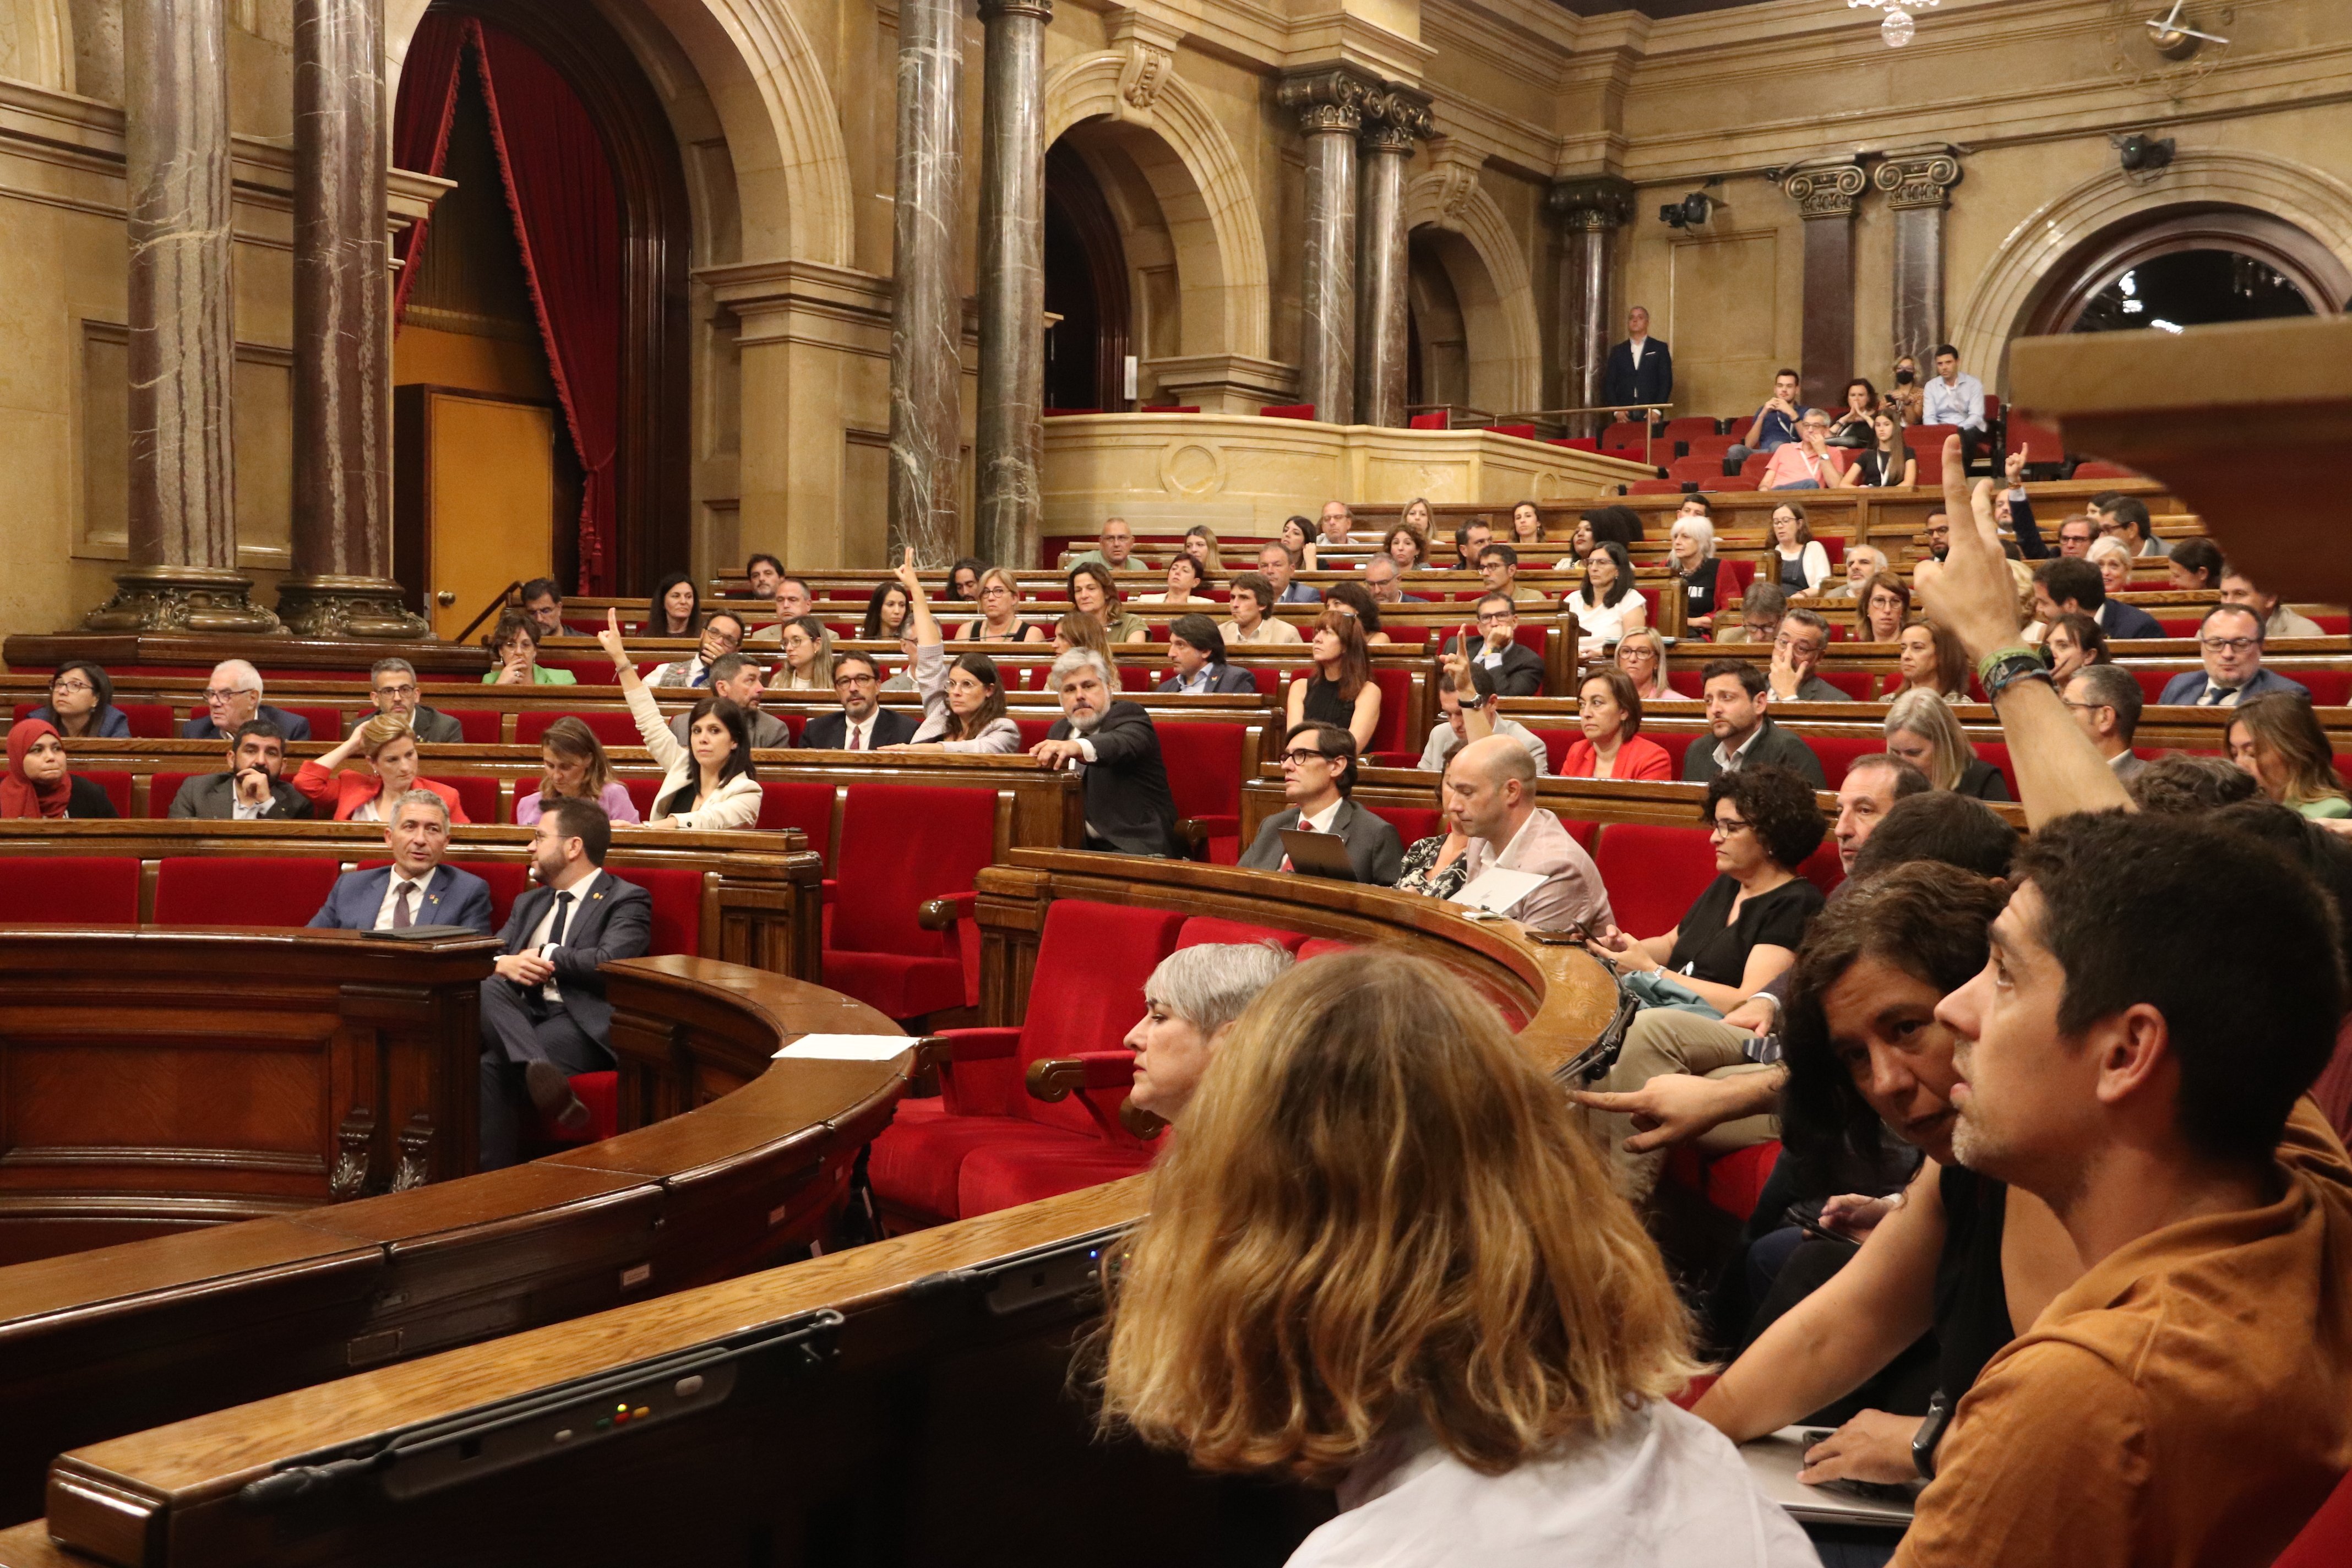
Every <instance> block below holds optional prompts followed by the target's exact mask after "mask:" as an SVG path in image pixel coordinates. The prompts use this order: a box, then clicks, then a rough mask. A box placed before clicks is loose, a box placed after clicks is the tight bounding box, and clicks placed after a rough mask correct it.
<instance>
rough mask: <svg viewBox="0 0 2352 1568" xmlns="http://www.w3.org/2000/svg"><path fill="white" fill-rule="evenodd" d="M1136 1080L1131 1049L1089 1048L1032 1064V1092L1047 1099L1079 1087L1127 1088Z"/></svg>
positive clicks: (1066, 1094)
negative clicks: (1071, 1055) (1107, 1049)
mask: <svg viewBox="0 0 2352 1568" xmlns="http://www.w3.org/2000/svg"><path fill="white" fill-rule="evenodd" d="M1134 1081H1135V1053H1134V1052H1132V1051H1087V1052H1084V1053H1082V1054H1080V1055H1078V1056H1075V1057H1048V1058H1045V1060H1043V1061H1035V1062H1032V1063H1030V1064H1029V1077H1028V1085H1029V1096H1030V1098H1031V1099H1033V1100H1046V1101H1048V1102H1052V1101H1055V1100H1067V1099H1068V1098H1069V1097H1070V1095H1071V1093H1072V1092H1073V1091H1074V1090H1076V1089H1125V1088H1127V1087H1128V1086H1129V1084H1132V1083H1133V1082H1134Z"/></svg>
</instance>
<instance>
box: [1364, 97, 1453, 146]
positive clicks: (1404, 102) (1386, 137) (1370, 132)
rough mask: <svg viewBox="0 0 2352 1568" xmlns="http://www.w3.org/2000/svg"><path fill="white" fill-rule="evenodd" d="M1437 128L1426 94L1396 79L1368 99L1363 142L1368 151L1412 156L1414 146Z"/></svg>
mask: <svg viewBox="0 0 2352 1568" xmlns="http://www.w3.org/2000/svg"><path fill="white" fill-rule="evenodd" d="M1436 129H1437V121H1436V120H1435V118H1434V117H1433V116H1432V115H1431V113H1430V112H1429V98H1428V95H1427V94H1425V93H1419V92H1415V91H1413V90H1412V89H1411V88H1408V87H1400V86H1398V85H1397V84H1396V83H1394V82H1391V83H1390V84H1389V85H1388V86H1386V87H1383V88H1381V89H1380V90H1378V91H1377V92H1373V93H1371V94H1370V95H1368V96H1367V97H1366V98H1365V100H1364V110H1363V132H1362V134H1363V142H1364V151H1366V152H1367V153H1398V154H1401V155H1402V156H1404V157H1408V158H1410V157H1412V150H1413V146H1414V144H1415V143H1417V142H1426V141H1428V140H1429V138H1430V135H1431V133H1432V132H1434V131H1435V130H1436Z"/></svg>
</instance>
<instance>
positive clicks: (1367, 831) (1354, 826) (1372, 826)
mask: <svg viewBox="0 0 2352 1568" xmlns="http://www.w3.org/2000/svg"><path fill="white" fill-rule="evenodd" d="M1296 826H1298V811H1297V807H1295V806H1294V807H1290V808H1288V809H1286V810H1283V811H1277V812H1276V813H1275V814H1274V815H1273V816H1269V817H1267V818H1266V819H1265V823H1264V824H1263V825H1262V826H1259V828H1258V830H1257V837H1255V838H1254V839H1252V840H1250V847H1248V848H1247V849H1244V850H1243V851H1242V858H1241V861H1240V863H1241V864H1242V865H1244V866H1247V867H1249V868H1251V869H1253V870H1257V871H1279V870H1280V869H1282V856H1283V848H1282V830H1283V829H1284V828H1286V827H1296ZM1331 831H1332V832H1333V833H1335V834H1337V835H1339V842H1340V843H1342V844H1344V845H1346V846H1347V847H1348V864H1349V865H1350V866H1352V867H1354V868H1356V880H1358V881H1359V882H1362V883H1365V884H1366V885H1368V886H1370V887H1375V888H1393V887H1395V886H1396V879H1397V878H1398V876H1399V875H1401V874H1402V872H1403V870H1404V843H1403V841H1402V839H1400V838H1399V837H1397V830H1396V829H1395V828H1394V827H1392V826H1390V825H1389V823H1388V822H1387V820H1386V819H1385V818H1383V817H1380V816H1374V815H1373V814H1372V813H1370V812H1369V811H1366V810H1365V809H1364V808H1363V807H1362V806H1360V805H1357V804H1356V803H1355V802H1354V801H1352V800H1348V801H1341V802H1340V803H1339V814H1338V815H1337V816H1334V817H1332V818H1331Z"/></svg>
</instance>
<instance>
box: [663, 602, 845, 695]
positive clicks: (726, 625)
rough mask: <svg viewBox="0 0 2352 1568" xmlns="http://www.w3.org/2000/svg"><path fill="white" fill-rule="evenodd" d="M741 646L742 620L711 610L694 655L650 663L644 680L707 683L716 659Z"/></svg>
mask: <svg viewBox="0 0 2352 1568" xmlns="http://www.w3.org/2000/svg"><path fill="white" fill-rule="evenodd" d="M868 613H869V614H871V612H868ZM742 646H743V623H742V622H741V621H740V620H738V619H737V618H736V616H735V613H734V612H733V611H732V610H713V611H711V612H710V614H709V615H708V616H704V617H703V622H702V647H700V648H698V650H696V652H695V655H694V657H693V658H680V659H673V660H671V661H670V662H669V663H667V664H657V665H656V666H654V668H652V670H651V671H649V672H648V673H647V674H646V685H647V686H651V687H655V688H660V687H665V686H668V687H680V688H684V689H689V690H691V689H698V688H700V687H704V686H708V685H709V684H710V678H711V670H712V669H713V668H715V667H716V666H717V664H718V662H719V659H721V658H725V657H726V656H727V655H729V654H730V653H733V652H734V651H735V650H736V649H737V648H740V647H742Z"/></svg>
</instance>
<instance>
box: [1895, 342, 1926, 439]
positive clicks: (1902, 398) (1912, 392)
mask: <svg viewBox="0 0 2352 1568" xmlns="http://www.w3.org/2000/svg"><path fill="white" fill-rule="evenodd" d="M1885 404H1886V406H1887V407H1889V408H1892V409H1894V410H1895V411H1896V412H1897V413H1899V414H1901V415H1902V416H1903V423H1905V424H1906V425H1916V424H1918V423H1919V416H1920V415H1921V414H1923V413H1924V412H1926V410H1927V388H1926V387H1924V386H1922V385H1921V384H1920V381H1919V362H1918V361H1917V360H1916V359H1913V358H1912V357H1911V356H1910V355H1909V354H1904V355H1902V356H1901V357H1900V358H1898V359H1896V360H1895V384H1894V385H1893V386H1890V387H1888V388H1887V389H1886V397H1885Z"/></svg>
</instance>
